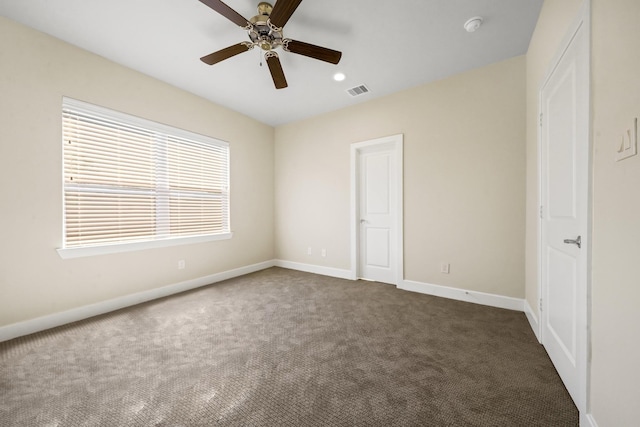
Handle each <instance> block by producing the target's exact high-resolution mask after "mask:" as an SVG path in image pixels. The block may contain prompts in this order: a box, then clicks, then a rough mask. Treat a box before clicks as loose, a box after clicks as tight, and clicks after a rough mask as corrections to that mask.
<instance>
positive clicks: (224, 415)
mask: <svg viewBox="0 0 640 427" xmlns="http://www.w3.org/2000/svg"><path fill="white" fill-rule="evenodd" d="M0 363H1V366H0V426H3V427H4V426H47V427H54V426H545V427H547V426H577V425H578V412H577V410H576V408H575V406H574V405H573V403H572V401H571V399H570V397H569V395H568V394H567V392H566V390H565V389H564V387H563V385H562V382H561V381H560V379H559V377H558V375H557V373H556V372H555V370H554V368H553V365H552V364H551V362H550V360H549V358H548V357H547V354H546V353H545V351H544V348H543V347H542V346H541V345H540V344H538V343H537V341H536V339H535V337H534V335H533V333H532V331H531V329H530V327H529V325H528V323H527V320H526V318H525V316H524V314H523V313H519V312H515V311H509V310H502V309H496V308H491V307H485V306H480V305H475V304H470V303H464V302H459V301H452V300H447V299H442V298H437V297H432V296H428V295H420V294H416V293H410V292H406V291H401V290H398V289H396V288H395V287H393V286H390V285H384V284H379V283H371V282H351V281H347V280H341V279H335V278H330V277H324V276H317V275H313V274H307V273H302V272H296V271H290V270H284V269H280V268H272V269H269V270H264V271H261V272H258V273H254V274H250V275H247V276H243V277H239V278H236V279H232V280H228V281H225V282H221V283H217V284H214V285H211V286H208V287H205V288H200V289H198V290H194V291H190V292H186V293H183V294H179V295H175V296H172V297H168V298H164V299H160V300H156V301H153V302H150V303H146V304H142V305H139V306H136V307H132V308H128V309H124V310H120V311H117V312H114V313H111V314H108V315H103V316H99V317H95V318H93V319H89V320H86V321H82V322H77V323H74V324H71V325H67V326H63V327H59V328H55V329H52V330H49V331H46V332H41V333H38V334H34V335H31V336H28V337H22V338H18V339H15V340H12V341H7V342H4V343H0Z"/></svg>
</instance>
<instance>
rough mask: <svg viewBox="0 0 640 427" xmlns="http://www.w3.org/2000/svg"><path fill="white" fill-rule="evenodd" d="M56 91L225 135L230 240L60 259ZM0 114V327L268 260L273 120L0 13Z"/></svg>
mask: <svg viewBox="0 0 640 427" xmlns="http://www.w3.org/2000/svg"><path fill="white" fill-rule="evenodd" d="M63 96H69V97H72V98H76V99H80V100H83V101H87V102H91V103H94V104H98V105H101V106H105V107H108V108H112V109H115V110H118V111H123V112H126V113H129V114H133V115H136V116H140V117H143V118H146V119H150V120H154V121H157V122H161V123H165V124H168V125H172V126H175V127H178V128H183V129H187V130H190V131H193V132H197V133H201V134H205V135H209V136H212V137H215V138H219V139H222V140H226V141H229V142H230V146H231V183H232V188H231V190H232V196H231V206H232V209H231V221H232V229H233V231H234V233H235V235H234V237H233V239H231V240H226V241H220V242H210V243H201V244H194V245H185V246H177V247H171V248H162V249H152V250H145V251H138V252H129V253H125V254H114V255H104V256H95V257H88V258H79V259H70V260H62V259H61V258H60V257H59V256H58V254H57V252H56V250H55V249H56V248H58V247H60V245H61V243H62V225H61V224H62V198H61V194H62V193H61V192H62V188H61V185H62V178H61V103H62V97H63ZM0 118H1V119H0V123H1V125H0V195H1V197H2V208H1V213H0V216H1V218H2V222H1V225H0V227H2V228H1V234H0V235H1V236H2V245H0V326H4V325H7V324H11V323H14V322H19V321H23V320H27V319H32V318H34V317H38V316H42V315H47V314H52V313H56V312H60V311H64V310H68V309H71V308H75V307H80V306H84V305H87V304H91V303H95V302H99V301H103V300H107V299H110V298H115V297H120V296H123V295H127V294H132V293H136V292H141V291H145V290H149V289H152V288H157V287H161V286H165V285H169V284H175V283H178V282H181V281H185V280H188V279H192V278H197V277H202V276H207V275H210V274H214V273H217V272H221V271H226V270H230V269H233V268H237V267H242V266H247V265H251V264H254V263H258V262H262V261H267V260H271V259H273V257H274V252H273V250H274V249H273V248H274V235H273V135H274V131H273V128H271V127H269V126H266V125H263V124H260V123H258V122H256V121H254V120H251V119H249V118H247V117H245V116H242V115H240V114H237V113H235V112H232V111H230V110H227V109H224V108H222V107H219V106H216V105H214V104H212V103H210V102H208V101H205V100H204V99H202V98H199V97H196V96H194V95H191V94H189V93H186V92H184V91H181V90H178V89H176V88H173V87H171V86H169V85H166V84H164V83H161V82H159V81H157V80H154V79H152V78H150V77H147V76H144V75H142V74H139V73H137V72H134V71H131V70H130V69H127V68H124V67H122V66H119V65H116V64H114V63H112V62H109V61H107V60H105V59H104V58H101V57H99V56H96V55H93V54H90V53H88V52H86V51H83V50H80V49H78V48H76V47H73V46H71V45H68V44H66V43H63V42H61V41H59V40H56V39H54V38H52V37H49V36H47V35H44V34H42V33H38V32H35V31H33V30H31V29H28V28H26V27H24V26H21V25H19V24H16V23H14V22H12V21H9V20H7V19H5V18H3V17H0ZM179 259H184V260H185V261H186V265H187V268H186V269H185V270H180V271H178V269H177V261H178V260H179Z"/></svg>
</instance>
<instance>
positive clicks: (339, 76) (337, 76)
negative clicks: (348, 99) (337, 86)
mask: <svg viewBox="0 0 640 427" xmlns="http://www.w3.org/2000/svg"><path fill="white" fill-rule="evenodd" d="M346 78H347V76H345V75H344V73H335V74H334V75H333V80H335V81H337V82H341V81H343V80H344V79H346Z"/></svg>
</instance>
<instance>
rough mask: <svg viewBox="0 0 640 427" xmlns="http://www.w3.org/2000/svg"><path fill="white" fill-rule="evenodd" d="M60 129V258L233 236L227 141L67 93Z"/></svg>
mask: <svg viewBox="0 0 640 427" xmlns="http://www.w3.org/2000/svg"><path fill="white" fill-rule="evenodd" d="M62 129H63V156H64V158H63V163H64V166H63V169H64V170H63V174H64V227H63V228H64V245H63V248H62V249H61V251H62V252H61V255H62V256H63V257H67V256H83V255H86V254H90V253H87V251H84V252H83V251H75V252H76V253H79V254H80V255H73V253H74V251H69V250H73V249H75V248H78V249H85V248H95V247H111V249H108V250H106V252H116V251H120V250H129V249H138V248H139V247H149V246H151V247H153V246H165V245H167V244H175V243H177V242H180V243H182V242H191V241H200V240H214V239H220V238H229V237H230V236H231V235H230V227H229V146H228V144H227V143H226V142H222V141H218V140H215V139H213V138H209V137H205V136H202V135H197V134H194V133H191V132H186V131H183V130H180V129H175V128H171V127H169V126H165V125H161V124H159V123H155V122H151V121H148V120H144V119H140V118H137V117H133V116H129V115H126V114H123V113H118V112H115V111H111V110H107V109H105V108H101V107H97V106H94V105H90V104H86V103H83V102H80V101H76V100H72V99H68V98H65V99H64V101H63V106H62ZM186 238H191V239H190V240H189V239H186ZM194 238H195V239H194ZM142 242H155V243H159V244H152V245H148V244H147V245H142V246H141V245H139V244H140V243H142ZM136 243H137V244H138V245H135V244H136ZM123 244H134V245H128V246H126V245H123ZM88 252H94V253H104V252H105V251H104V250H100V251H97V252H96V251H95V250H94V251H88ZM65 255H67V256H65Z"/></svg>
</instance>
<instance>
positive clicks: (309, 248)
mask: <svg viewBox="0 0 640 427" xmlns="http://www.w3.org/2000/svg"><path fill="white" fill-rule="evenodd" d="M311 253H312V252H311V246H309V247H308V248H307V255H311Z"/></svg>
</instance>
